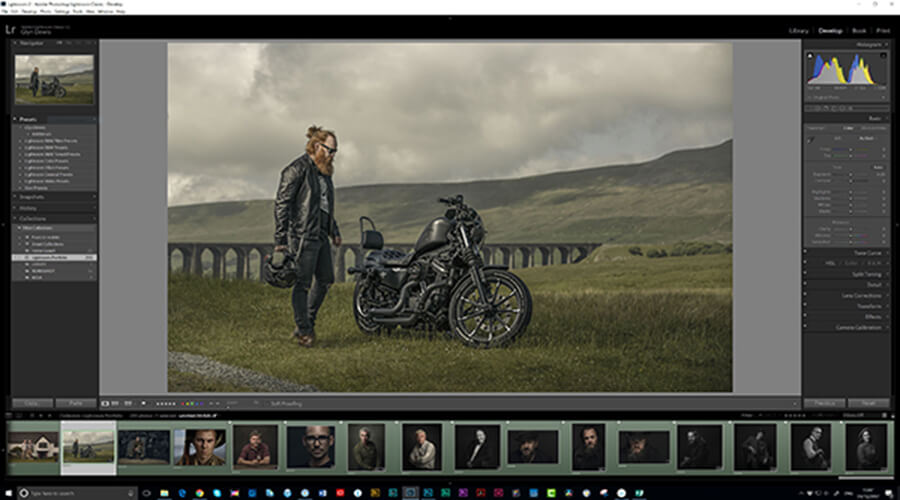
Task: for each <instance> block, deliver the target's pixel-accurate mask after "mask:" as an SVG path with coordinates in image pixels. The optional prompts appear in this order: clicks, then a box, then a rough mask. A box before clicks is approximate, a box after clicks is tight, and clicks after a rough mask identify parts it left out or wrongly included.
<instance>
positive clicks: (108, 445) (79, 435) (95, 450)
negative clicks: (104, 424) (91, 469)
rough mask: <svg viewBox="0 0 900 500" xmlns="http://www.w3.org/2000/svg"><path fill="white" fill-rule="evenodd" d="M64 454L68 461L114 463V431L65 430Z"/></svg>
mask: <svg viewBox="0 0 900 500" xmlns="http://www.w3.org/2000/svg"><path fill="white" fill-rule="evenodd" d="M63 454H64V455H63V459H64V460H65V461H66V462H67V463H91V464H105V463H113V462H115V458H116V449H115V440H114V438H113V431H110V430H98V431H93V430H78V431H64V432H63Z"/></svg>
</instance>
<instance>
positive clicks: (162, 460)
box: [119, 430, 172, 465]
mask: <svg viewBox="0 0 900 500" xmlns="http://www.w3.org/2000/svg"><path fill="white" fill-rule="evenodd" d="M170 438H171V436H170V432H169V431H167V430H165V431H145V430H123V431H119V465H168V464H169V460H170V456H171V455H170V454H171V452H172V446H171V439H170Z"/></svg>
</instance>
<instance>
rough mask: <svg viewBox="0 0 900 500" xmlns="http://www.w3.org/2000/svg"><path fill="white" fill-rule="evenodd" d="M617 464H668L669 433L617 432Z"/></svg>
mask: <svg viewBox="0 0 900 500" xmlns="http://www.w3.org/2000/svg"><path fill="white" fill-rule="evenodd" d="M619 463H622V464H665V463H669V431H619Z"/></svg>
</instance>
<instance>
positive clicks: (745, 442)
mask: <svg viewBox="0 0 900 500" xmlns="http://www.w3.org/2000/svg"><path fill="white" fill-rule="evenodd" d="M775 432H776V431H775V424H737V425H735V426H734V470H775V469H776V468H777V467H778V463H777V462H776V456H777V454H778V453H777V451H776V450H778V448H777V446H776V445H777V441H776V438H777V436H776V434H775Z"/></svg>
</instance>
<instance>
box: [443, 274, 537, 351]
mask: <svg viewBox="0 0 900 500" xmlns="http://www.w3.org/2000/svg"><path fill="white" fill-rule="evenodd" d="M484 286H485V291H486V292H487V296H486V297H485V298H484V299H482V298H481V297H480V296H479V293H478V287H477V286H476V284H475V282H474V281H473V280H472V278H471V277H468V278H466V279H465V280H463V281H462V282H461V283H460V284H459V285H458V286H456V288H455V290H454V291H453V295H452V296H451V298H450V328H451V330H452V331H453V334H454V335H456V337H457V338H458V339H460V340H462V342H463V343H464V344H466V345H467V346H470V347H479V348H485V349H490V348H493V347H502V346H504V345H507V344H509V343H510V342H512V341H513V340H515V339H516V338H517V337H518V336H519V335H521V334H522V333H523V332H524V331H525V329H526V328H527V327H528V323H529V322H531V310H532V300H531V292H530V291H529V290H528V287H527V286H526V285H525V282H523V281H522V279H521V278H519V277H518V276H516V275H515V274H513V273H511V272H509V271H504V270H500V269H489V270H486V271H484Z"/></svg>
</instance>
